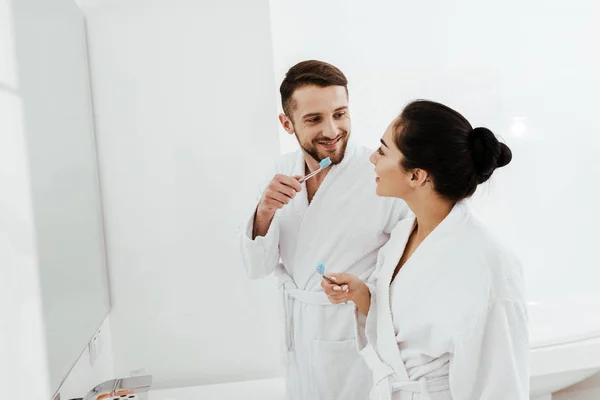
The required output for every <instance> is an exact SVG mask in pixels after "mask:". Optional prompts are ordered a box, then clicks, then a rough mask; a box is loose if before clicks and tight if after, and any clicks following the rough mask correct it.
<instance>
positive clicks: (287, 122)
mask: <svg viewBox="0 0 600 400" xmlns="http://www.w3.org/2000/svg"><path fill="white" fill-rule="evenodd" d="M279 122H280V123H281V126H283V129H285V131H286V132H287V133H289V134H290V135H293V134H294V124H293V123H292V120H291V119H290V118H289V117H288V116H287V115H285V114H283V113H282V114H279Z"/></svg>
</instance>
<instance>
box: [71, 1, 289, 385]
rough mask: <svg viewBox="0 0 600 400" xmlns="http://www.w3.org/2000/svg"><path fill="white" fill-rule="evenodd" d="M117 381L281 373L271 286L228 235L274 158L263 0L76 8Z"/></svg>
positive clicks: (196, 380) (179, 381)
mask: <svg viewBox="0 0 600 400" xmlns="http://www.w3.org/2000/svg"><path fill="white" fill-rule="evenodd" d="M80 4H81V6H82V7H83V9H84V12H85V13H86V19H87V22H88V27H89V38H90V41H89V44H90V54H91V65H92V68H91V70H92V81H93V88H94V105H95V113H96V120H97V129H98V130H97V135H98V153H99V158H100V169H101V174H100V175H101V183H102V189H103V203H104V210H105V221H106V236H107V248H108V254H109V259H108V261H109V275H110V287H111V300H112V306H113V308H112V311H111V316H110V318H111V326H112V339H113V348H114V352H115V354H114V357H115V368H116V374H117V375H118V376H128V375H129V374H130V373H131V371H133V370H137V371H138V372H140V371H139V370H144V371H145V372H146V373H149V374H152V375H154V384H153V387H154V388H164V387H175V386H185V385H195V384H203V383H214V382H224V381H233V380H241V379H253V378H261V377H270V376H274V375H277V374H279V353H278V351H279V345H278V344H279V342H278V341H279V339H280V333H281V331H282V328H281V325H280V324H279V322H278V321H277V320H276V307H277V300H278V299H277V297H276V296H275V293H276V292H275V284H274V282H273V281H270V280H266V281H261V282H252V283H249V282H248V281H247V278H246V277H245V273H244V271H243V268H242V266H241V263H240V258H239V251H238V242H237V238H236V230H237V225H238V224H239V223H241V221H242V219H243V218H245V216H246V213H249V211H250V208H251V207H252V203H253V202H254V201H255V199H254V198H253V196H251V195H249V193H253V190H255V189H256V187H255V184H256V182H257V180H258V178H259V177H262V172H263V170H264V169H265V168H266V167H267V166H270V165H271V164H272V162H273V160H274V158H275V157H276V156H277V155H278V150H279V142H278V137H277V127H276V124H277V107H276V103H275V99H274V97H273V96H272V94H273V91H274V86H273V64H272V62H273V61H272V53H271V52H272V49H271V38H270V25H269V8H268V7H269V6H268V1H267V0H261V1H253V2H248V1H246V0H236V1H228V2H223V1H220V0H213V1H202V2H199V1H196V0H177V1H173V0H151V1H148V0H130V1H116V0H114V1H106V0H98V1H81V2H80Z"/></svg>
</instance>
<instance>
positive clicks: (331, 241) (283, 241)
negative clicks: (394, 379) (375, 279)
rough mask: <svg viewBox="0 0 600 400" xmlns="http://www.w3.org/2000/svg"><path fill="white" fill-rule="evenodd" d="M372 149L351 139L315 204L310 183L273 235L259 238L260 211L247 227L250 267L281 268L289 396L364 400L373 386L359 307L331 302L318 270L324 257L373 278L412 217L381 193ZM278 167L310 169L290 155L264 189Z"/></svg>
mask: <svg viewBox="0 0 600 400" xmlns="http://www.w3.org/2000/svg"><path fill="white" fill-rule="evenodd" d="M370 155H371V152H370V151H369V150H367V149H366V148H364V147H358V146H352V145H348V147H347V149H346V154H345V156H344V159H343V161H342V162H341V163H340V164H339V165H334V166H332V167H331V170H330V171H329V172H328V174H327V176H326V177H325V179H324V181H323V182H322V184H321V186H320V188H319V190H318V191H317V192H316V194H315V196H314V198H313V199H312V202H311V204H310V205H309V203H308V198H307V195H306V187H305V185H303V190H302V192H299V193H298V194H297V195H296V197H295V198H294V199H293V200H292V201H291V202H290V203H289V204H288V205H286V206H285V207H284V208H282V209H281V210H278V211H277V213H276V214H275V217H274V219H273V221H272V223H271V226H270V228H269V231H268V232H267V234H266V236H265V237H257V238H256V239H255V240H252V228H253V218H254V210H252V213H249V218H248V221H247V223H246V224H245V226H244V227H243V228H242V232H241V235H240V236H241V249H242V254H243V257H242V258H243V262H244V266H245V268H246V270H247V273H248V274H249V276H250V277H251V278H260V277H264V276H267V275H269V274H271V273H273V272H274V273H275V275H276V276H277V277H278V282H279V285H280V288H281V295H282V304H283V305H284V307H283V313H284V317H285V351H284V353H285V356H286V357H285V360H286V367H287V368H286V383H287V398H288V399H294V400H301V399H302V400H320V399H323V400H325V399H327V400H330V399H331V400H337V399H339V400H352V399H357V400H358V399H361V400H364V399H366V398H367V397H368V394H369V391H370V389H371V387H372V382H371V374H370V371H369V369H368V368H367V367H366V365H365V363H364V361H363V360H362V359H361V357H360V355H359V354H358V352H357V349H356V332H355V329H354V309H353V306H352V305H351V304H350V303H348V304H341V305H333V304H331V302H330V301H329V300H328V298H327V296H325V293H324V292H323V289H322V288H321V286H320V284H321V279H322V278H321V276H319V275H318V274H317V273H316V269H317V265H318V264H319V263H324V264H325V266H326V271H327V272H349V273H352V274H355V275H357V276H360V277H362V278H363V279H367V278H368V277H369V276H370V274H371V273H372V272H373V270H374V269H375V264H376V260H377V253H378V251H379V249H380V248H381V246H382V245H383V244H384V243H386V242H387V240H388V238H389V233H390V232H391V230H392V229H393V228H394V226H395V225H396V223H397V222H398V221H399V220H401V219H404V218H406V217H407V216H408V215H409V209H408V207H407V206H406V203H404V202H403V201H400V200H396V199H389V198H381V197H378V196H377V195H376V193H375V189H376V186H375V173H374V171H373V165H372V164H371V163H370V161H369V157H370ZM276 173H280V174H285V175H290V176H293V175H305V161H304V158H303V155H302V153H301V151H298V152H295V153H290V154H287V155H285V156H283V158H282V159H281V160H280V162H279V163H278V165H277V167H276V168H275V170H274V171H273V172H272V173H271V174H269V176H268V177H267V179H266V181H265V183H264V186H263V187H262V188H261V189H264V188H265V187H266V186H267V183H268V181H270V180H271V178H272V177H273V176H274V175H275V174H276ZM259 198H260V196H258V197H257V204H258V199H259ZM254 207H256V204H255V205H254Z"/></svg>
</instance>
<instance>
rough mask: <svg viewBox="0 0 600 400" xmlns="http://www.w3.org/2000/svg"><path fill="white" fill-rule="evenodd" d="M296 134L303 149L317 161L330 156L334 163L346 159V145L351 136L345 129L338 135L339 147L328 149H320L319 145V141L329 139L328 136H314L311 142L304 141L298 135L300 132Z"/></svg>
mask: <svg viewBox="0 0 600 400" xmlns="http://www.w3.org/2000/svg"><path fill="white" fill-rule="evenodd" d="M295 135H296V139H298V143H299V144H300V147H302V149H303V150H304V151H305V152H306V153H307V154H308V155H310V156H311V157H312V158H313V159H314V160H315V161H316V162H320V161H321V160H322V159H324V158H327V157H329V159H330V160H331V164H333V165H336V164H339V163H341V162H342V160H343V159H344V155H345V154H346V147H347V146H348V138H349V137H350V135H349V133H348V132H347V131H343V132H342V133H341V134H340V135H338V138H339V145H338V146H339V147H338V148H336V149H335V150H326V149H322V148H321V149H319V147H318V146H319V144H318V143H319V142H320V141H327V140H328V139H326V138H323V137H320V138H314V139H313V140H312V141H311V142H310V143H303V142H302V141H301V140H300V138H299V137H298V134H296V133H295Z"/></svg>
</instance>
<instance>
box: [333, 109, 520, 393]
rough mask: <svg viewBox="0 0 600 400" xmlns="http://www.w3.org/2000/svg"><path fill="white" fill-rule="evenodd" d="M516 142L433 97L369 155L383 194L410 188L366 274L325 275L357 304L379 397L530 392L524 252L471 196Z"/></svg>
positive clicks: (340, 297)
mask: <svg viewBox="0 0 600 400" xmlns="http://www.w3.org/2000/svg"><path fill="white" fill-rule="evenodd" d="M511 157H512V155H511V152H510V149H509V148H508V147H507V146H506V145H504V144H503V143H500V142H498V140H497V139H496V137H495V136H494V134H493V133H492V132H491V131H490V130H488V129H486V128H475V129H473V128H472V127H471V125H470V124H469V122H468V121H467V120H466V119H465V118H464V117H463V116H462V115H460V114H459V113H458V112H456V111H454V110H452V109H450V108H448V107H446V106H444V105H442V104H439V103H434V102H430V101H416V102H413V103H411V104H409V105H408V106H407V107H406V108H405V109H404V110H403V111H402V113H401V115H400V116H399V117H398V118H397V119H395V120H394V121H393V122H392V123H391V124H390V126H389V127H388V129H387V130H386V132H385V134H384V136H383V138H382V139H381V147H380V148H379V149H378V150H377V152H375V153H374V154H373V155H372V157H371V161H372V163H373V164H374V165H375V172H376V174H377V178H376V180H377V194H378V195H380V196H386V197H399V198H401V199H404V200H405V201H406V203H407V204H408V206H409V207H410V209H411V210H412V211H413V213H414V216H415V217H414V218H412V219H409V220H404V221H401V222H399V223H398V225H397V226H396V228H395V229H394V230H393V232H392V234H391V237H390V240H389V242H388V243H387V244H386V245H385V246H384V247H382V249H381V250H380V252H379V257H378V261H377V266H376V269H375V271H374V273H373V274H372V276H371V277H370V278H369V280H368V281H367V282H366V283H364V282H363V281H361V280H360V279H359V278H358V277H356V276H353V275H351V274H335V273H333V274H330V275H329V276H330V277H331V278H332V279H333V280H334V281H335V282H336V283H337V284H330V283H328V282H327V281H326V280H323V282H322V286H323V288H324V290H325V292H326V294H327V296H328V297H329V299H330V300H331V301H332V302H333V303H336V304H337V303H342V302H346V301H352V302H354V303H355V305H356V325H357V343H358V347H359V351H360V352H361V354H362V355H363V357H364V359H365V361H366V362H367V364H368V365H369V367H370V368H371V370H372V372H373V384H374V388H373V390H372V391H371V398H373V399H402V400H404V399H420V400H425V399H432V400H441V399H455V400H459V399H460V400H466V399H469V400H470V399H478V400H481V399H484V400H488V399H489V400H509V399H510V400H518V399H528V392H529V376H528V372H529V343H528V332H527V310H526V303H525V299H524V294H523V289H524V287H523V286H524V285H523V276H522V271H521V267H520V265H519V262H518V261H517V260H516V259H515V258H514V257H513V256H512V255H511V254H510V253H509V252H508V251H507V250H506V249H504V248H503V247H502V246H501V245H500V244H499V243H498V242H497V241H496V240H495V239H494V237H493V236H492V235H491V233H490V232H489V231H488V230H487V229H486V228H485V227H484V226H483V225H482V224H481V223H480V222H479V221H477V220H476V219H475V218H474V217H473V216H472V214H471V213H470V211H469V208H468V206H467V205H466V204H465V202H464V201H463V200H464V199H466V198H468V197H470V196H471V195H472V194H473V193H474V192H475V189H476V188H477V185H479V184H480V183H483V182H485V181H487V180H488V179H489V178H490V177H491V176H492V173H493V172H494V170H495V169H496V168H500V167H503V166H505V165H506V164H508V163H509V162H510V160H511Z"/></svg>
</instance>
